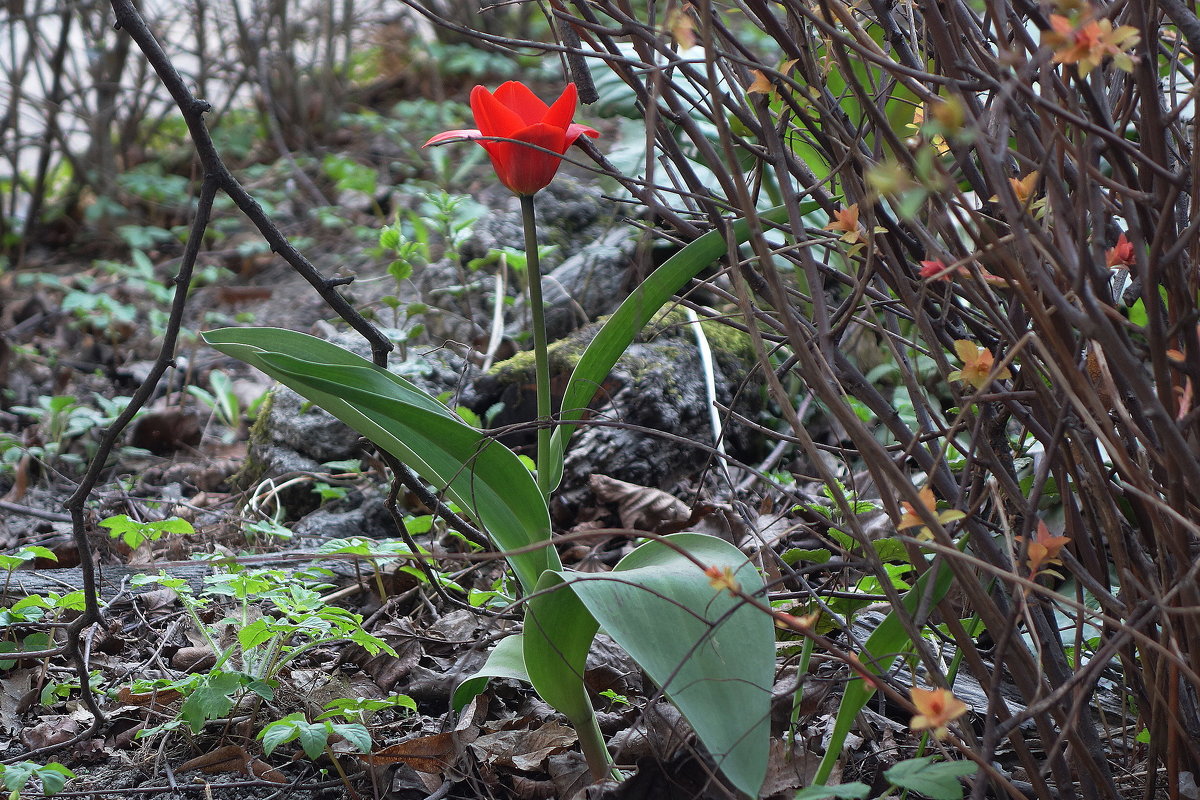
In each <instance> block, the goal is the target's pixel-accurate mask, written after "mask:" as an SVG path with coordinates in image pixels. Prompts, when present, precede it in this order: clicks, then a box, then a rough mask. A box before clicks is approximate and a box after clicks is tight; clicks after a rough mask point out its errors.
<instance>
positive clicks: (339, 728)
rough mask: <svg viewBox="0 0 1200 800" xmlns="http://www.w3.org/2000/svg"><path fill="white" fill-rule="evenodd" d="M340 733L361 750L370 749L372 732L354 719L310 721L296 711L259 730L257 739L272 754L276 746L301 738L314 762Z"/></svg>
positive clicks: (331, 756) (366, 750)
mask: <svg viewBox="0 0 1200 800" xmlns="http://www.w3.org/2000/svg"><path fill="white" fill-rule="evenodd" d="M335 735H336V736H340V737H342V738H343V739H345V740H346V741H348V742H350V743H351V744H352V745H354V747H355V748H357V749H358V751H359V752H360V753H369V752H371V734H370V732H369V731H368V730H367V729H366V726H364V725H362V724H360V723H357V722H333V721H332V720H329V719H318V720H317V721H315V722H309V721H308V720H307V719H305V717H304V715H303V714H301V713H299V712H297V713H295V714H288V715H287V716H286V717H284V718H283V719H278V720H275V721H274V722H272V723H270V724H268V725H267V726H265V727H264V728H263V729H262V730H261V731H259V733H258V736H257V737H256V738H258V739H259V740H261V741H262V743H263V752H264V753H266V754H267V755H271V753H273V752H274V751H275V748H277V747H279V746H280V745H282V744H287V743H288V742H294V741H296V740H299V741H300V747H301V749H303V750H304V754H305V755H306V756H308V757H309V758H310V759H312V760H313V761H316V760H317V759H318V758H320V757H321V755H322V754H328V755H329V758H330V760H331V761H332V760H334V758H333V754H332V753H330V751H329V740H330V738H331V737H333V736H335Z"/></svg>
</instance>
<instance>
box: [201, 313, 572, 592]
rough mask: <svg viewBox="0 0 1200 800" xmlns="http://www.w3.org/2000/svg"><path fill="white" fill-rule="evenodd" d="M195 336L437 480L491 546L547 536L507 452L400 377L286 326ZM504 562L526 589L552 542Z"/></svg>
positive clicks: (550, 557)
mask: <svg viewBox="0 0 1200 800" xmlns="http://www.w3.org/2000/svg"><path fill="white" fill-rule="evenodd" d="M204 338H205V341H207V342H208V343H209V344H210V345H212V346H213V347H215V348H216V349H217V350H220V351H221V352H223V353H226V354H228V355H232V356H234V357H236V358H240V359H242V360H243V361H245V362H247V363H249V364H251V365H252V366H254V367H257V368H258V369H260V370H262V371H263V372H265V373H266V374H267V375H269V376H271V377H272V378H274V379H275V380H278V381H279V382H281V383H283V384H285V385H287V386H289V387H291V388H292V389H294V390H295V391H297V392H298V393H300V394H301V395H303V396H304V397H306V398H308V399H309V400H312V401H313V402H315V403H317V404H318V405H320V406H321V407H322V408H324V409H325V410H326V411H328V412H329V413H330V414H332V415H333V416H335V417H337V418H338V419H340V420H341V421H342V422H345V423H346V424H347V425H349V426H350V427H352V428H354V429H355V430H356V431H358V432H359V433H361V434H362V435H363V436H365V437H367V438H368V439H370V440H371V441H372V442H374V443H375V444H376V445H378V446H380V447H382V448H383V449H384V450H386V451H387V452H389V453H391V454H392V455H394V456H395V457H396V458H398V459H400V460H401V461H402V462H404V463H405V464H407V465H408V466H410V467H412V468H413V469H414V470H415V471H416V472H417V473H418V474H420V475H421V477H423V478H424V479H425V480H427V481H429V482H431V483H433V484H435V486H436V487H437V488H439V489H445V490H446V493H447V494H448V495H449V496H450V497H451V498H452V499H453V500H454V501H455V502H456V503H457V504H458V505H459V506H460V507H462V508H464V509H466V510H467V512H468V514H469V515H470V516H471V517H472V518H473V519H474V520H475V521H476V522H477V523H478V524H479V525H480V526H481V527H483V528H484V529H485V530H486V531H487V532H488V533H489V534H490V535H491V536H492V538H493V539H494V540H495V541H496V543H497V545H498V546H499V547H500V548H502V549H504V550H513V549H517V548H521V547H525V546H527V545H531V544H536V543H539V542H549V539H550V515H549V511H548V510H547V508H546V504H545V502H544V501H543V499H542V495H541V492H540V491H539V490H538V488H537V484H536V482H535V481H534V479H533V477H532V476H531V475H530V474H529V472H528V470H526V469H525V468H524V467H523V466H521V463H520V461H519V460H518V459H517V457H516V455H514V454H513V453H512V451H510V450H508V449H507V448H506V447H503V446H502V445H500V444H498V443H496V442H494V441H492V440H491V439H488V438H487V437H485V436H483V435H482V434H481V433H479V431H477V430H475V429H474V428H472V427H470V426H468V425H466V424H464V423H463V422H462V421H460V420H459V419H457V418H456V417H455V416H454V413H453V412H452V411H450V409H448V408H446V407H445V406H444V405H442V404H441V403H438V402H437V401H436V400H435V399H434V398H432V397H430V396H429V395H428V394H426V393H425V392H423V391H421V390H420V389H418V388H417V387H416V386H414V385H413V384H412V383H410V382H409V381H406V380H405V379H404V378H401V377H400V376H398V375H393V374H392V373H390V372H388V371H387V370H384V369H380V368H379V367H376V366H375V365H373V364H372V363H371V362H369V361H367V360H366V359H364V358H360V357H359V356H356V355H354V354H353V353H350V352H349V351H347V350H344V349H342V348H340V347H338V346H337V345H334V344H331V343H329V342H326V341H323V340H321V339H317V338H316V337H313V336H308V335H306V334H302V333H296V332H294V331H286V330H280V329H276V328H224V329H221V330H216V331H209V332H208V333H206V334H204ZM509 562H510V563H511V564H512V566H513V570H514V571H515V572H516V573H517V577H518V579H519V580H520V581H521V584H522V586H524V587H525V588H526V590H531V589H532V587H533V586H534V585H535V584H536V583H537V579H538V576H539V575H541V574H542V573H543V572H545V571H546V570H547V569H557V568H559V566H560V562H559V560H558V555H557V553H556V552H555V551H554V549H553V548H551V547H544V548H540V549H537V550H533V551H530V552H528V553H522V554H520V555H514V556H512V557H510V558H509Z"/></svg>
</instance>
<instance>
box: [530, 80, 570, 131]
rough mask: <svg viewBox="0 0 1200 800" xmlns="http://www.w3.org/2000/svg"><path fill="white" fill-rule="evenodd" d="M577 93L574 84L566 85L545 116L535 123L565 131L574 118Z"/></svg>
mask: <svg viewBox="0 0 1200 800" xmlns="http://www.w3.org/2000/svg"><path fill="white" fill-rule="evenodd" d="M578 99H579V92H578V90H576V88H575V84H573V83H568V84H567V88H565V89H563V93H562V94H560V95H559V96H558V99H557V100H555V101H554V105H552V106H550V108H549V109H548V110H547V111H546V114H545V115H544V116H543V117H542V118H541V119H540V120H534V121H535V122H544V123H546V124H547V125H553V126H554V127H556V128H562V129H563V130H566V129H567V126H568V125H570V124H571V120H572V119H573V118H574V117H575V104H576V103H577V102H578Z"/></svg>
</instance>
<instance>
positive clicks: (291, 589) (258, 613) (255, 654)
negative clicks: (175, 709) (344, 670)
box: [132, 569, 395, 736]
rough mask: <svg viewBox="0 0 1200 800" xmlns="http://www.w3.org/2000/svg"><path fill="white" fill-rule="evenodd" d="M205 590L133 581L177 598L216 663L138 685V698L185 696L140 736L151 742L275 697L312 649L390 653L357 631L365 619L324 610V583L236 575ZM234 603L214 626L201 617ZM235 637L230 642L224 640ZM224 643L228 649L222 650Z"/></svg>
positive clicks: (175, 582) (171, 581)
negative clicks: (218, 603)
mask: <svg viewBox="0 0 1200 800" xmlns="http://www.w3.org/2000/svg"><path fill="white" fill-rule="evenodd" d="M206 580H207V582H208V583H209V587H208V589H206V590H205V592H204V593H203V594H201V595H200V596H196V595H195V594H194V593H193V591H192V589H191V587H190V586H189V585H188V583H187V582H186V581H184V580H182V579H180V578H172V577H169V576H166V575H162V574H160V575H157V576H138V577H137V578H135V579H134V581H135V582H136V583H139V584H146V583H157V584H158V585H161V586H164V587H167V588H170V589H172V590H174V591H175V592H176V594H178V596H179V598H180V601H181V602H182V603H183V606H184V609H185V610H186V611H187V613H188V615H189V616H190V617H191V620H192V623H193V625H194V626H195V627H196V629H197V630H198V631H199V632H200V634H201V635H202V636H203V637H204V639H205V640H206V641H207V642H208V644H209V647H210V648H211V650H212V652H213V654H214V655H215V657H216V661H215V663H214V664H213V666H212V667H211V668H210V669H209V670H208V671H207V672H206V673H205V674H203V675H199V674H195V673H192V674H189V675H187V676H185V677H183V678H181V679H179V680H176V681H162V680H158V681H150V682H145V681H143V682H136V683H135V684H134V685H133V687H132V688H133V690H134V691H135V692H146V691H151V690H163V689H173V690H175V691H178V692H179V693H180V694H181V695H183V696H184V701H183V704H182V705H181V707H180V711H179V718H178V719H177V720H172V721H169V722H168V723H166V724H164V725H160V726H158V727H156V728H153V729H149V730H147V731H143V732H142V734H141V735H145V736H149V735H154V734H158V733H163V732H165V731H169V730H173V729H175V728H178V727H180V726H181V725H184V724H186V725H187V726H188V727H189V728H190V729H191V730H192V731H193V732H198V731H199V730H200V729H201V728H202V727H203V725H204V723H205V722H206V721H208V720H210V719H218V718H220V717H222V716H224V715H225V714H228V713H229V711H230V710H231V709H232V708H233V707H234V706H235V705H236V704H237V703H238V702H239V700H240V698H242V697H244V696H246V695H248V694H253V695H257V696H258V697H260V698H261V699H263V700H268V701H269V700H271V699H273V698H274V685H275V683H276V680H277V676H278V674H279V671H280V670H281V669H283V668H284V667H286V666H287V665H288V664H290V663H291V662H293V661H294V660H295V659H296V658H298V657H300V656H301V655H303V654H304V653H306V652H308V651H310V650H312V649H313V648H315V647H319V646H322V645H326V644H329V643H331V642H336V641H349V642H353V643H355V644H357V645H359V646H361V647H362V648H363V649H364V650H366V651H367V652H368V653H371V654H376V653H379V652H380V651H384V652H387V653H389V654H392V655H395V651H394V650H393V649H392V648H391V647H390V646H389V645H388V644H387V643H385V642H384V641H383V640H382V639H379V638H377V637H375V636H372V635H371V634H369V633H367V632H366V631H364V630H363V629H362V617H361V616H360V615H358V614H355V613H353V612H351V611H348V610H346V609H344V608H338V607H336V606H331V605H328V604H327V603H326V602H325V601H324V599H323V598H322V596H321V594H320V590H321V589H322V588H328V587H327V585H324V584H319V583H318V584H311V583H306V582H305V581H304V580H301V579H298V577H297V575H295V574H290V573H287V572H284V571H282V570H269V569H261V570H240V571H237V572H231V573H224V574H219V575H212V576H209V577H208V578H207V579H206ZM220 597H227V598H231V599H232V600H233V601H234V610H233V613H231V614H229V615H226V616H224V617H221V618H219V619H218V620H216V621H215V622H206V621H205V619H206V617H207V616H208V612H207V611H206V613H205V615H204V616H202V615H201V613H200V612H201V611H204V610H206V609H208V608H209V606H211V605H212V604H213V603H214V601H215V599H216V598H220ZM230 632H232V634H233V635H232V636H229V635H227V634H228V633H230ZM226 641H228V644H223V643H224V642H226Z"/></svg>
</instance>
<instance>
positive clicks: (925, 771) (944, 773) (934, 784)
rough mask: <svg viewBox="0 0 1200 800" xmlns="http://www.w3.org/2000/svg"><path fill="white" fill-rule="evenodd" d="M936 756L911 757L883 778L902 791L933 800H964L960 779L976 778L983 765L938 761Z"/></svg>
mask: <svg viewBox="0 0 1200 800" xmlns="http://www.w3.org/2000/svg"><path fill="white" fill-rule="evenodd" d="M933 759H934V756H925V757H923V758H909V759H905V760H904V761H901V762H900V763H898V764H896V766H894V767H892V768H891V769H889V770H888V771H886V772H884V773H883V777H885V778H887V779H888V780H889V781H891V782H892V783H894V784H896V785H897V786H899V787H900V788H902V789H911V790H912V791H914V792H920V793H921V794H923V795H925V796H927V797H931V798H933V800H962V796H963V785H962V783H960V782H959V780H958V779H959V778H960V777H963V776H966V775H974V774H975V773H976V772H978V771H979V765H978V764H976V763H974V762H972V761H934V760H933Z"/></svg>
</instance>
